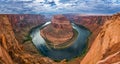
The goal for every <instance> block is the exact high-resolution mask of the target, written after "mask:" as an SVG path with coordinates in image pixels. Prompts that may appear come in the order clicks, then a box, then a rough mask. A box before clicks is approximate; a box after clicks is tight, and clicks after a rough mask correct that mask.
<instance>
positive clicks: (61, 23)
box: [41, 15, 73, 45]
mask: <svg viewBox="0 0 120 64" xmlns="http://www.w3.org/2000/svg"><path fill="white" fill-rule="evenodd" d="M41 35H42V36H43V37H44V38H45V39H47V40H49V41H50V42H51V43H52V44H53V45H59V44H63V43H65V42H67V41H68V40H70V39H71V38H72V37H73V28H72V25H71V24H70V21H69V20H68V19H67V18H66V17H64V16H63V15H55V16H54V17H53V18H52V21H51V24H49V25H48V26H47V27H45V28H43V29H42V30H41Z"/></svg>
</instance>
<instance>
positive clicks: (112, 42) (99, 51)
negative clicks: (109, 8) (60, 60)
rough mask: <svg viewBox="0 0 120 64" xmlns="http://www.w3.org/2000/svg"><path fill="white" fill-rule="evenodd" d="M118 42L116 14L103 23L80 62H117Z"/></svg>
mask: <svg viewBox="0 0 120 64" xmlns="http://www.w3.org/2000/svg"><path fill="white" fill-rule="evenodd" d="M119 44H120V14H117V15H114V16H112V18H111V19H110V20H107V22H106V23H105V24H104V26H103V27H102V30H101V31H100V33H99V34H98V36H97V37H96V39H95V40H94V42H93V44H92V46H91V48H90V50H89V51H88V53H87V55H86V56H85V57H84V59H83V60H82V61H81V64H96V63H98V64H111V63H117V62H119V61H120V46H119ZM109 56H110V57H109ZM101 59H103V61H100V60H101ZM110 59H114V60H110Z"/></svg>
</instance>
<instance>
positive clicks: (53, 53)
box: [30, 22, 90, 60]
mask: <svg viewBox="0 0 120 64" xmlns="http://www.w3.org/2000/svg"><path fill="white" fill-rule="evenodd" d="M48 24H50V22H47V23H45V24H44V25H40V26H38V27H36V28H34V29H33V30H32V32H31V33H30V36H31V37H32V41H33V44H34V45H35V46H36V48H37V49H38V50H39V51H40V52H41V53H42V54H43V55H44V56H47V57H50V58H52V59H53V60H63V59H67V60H70V59H72V58H74V57H76V56H78V55H80V54H81V53H82V51H83V50H84V48H85V47H86V45H87V38H88V36H89V34H90V31H89V30H87V29H84V28H81V27H80V26H78V25H76V24H74V23H72V26H73V28H74V29H75V30H77V31H78V37H77V38H76V39H75V41H74V43H73V44H72V45H71V46H69V47H67V48H64V49H53V48H50V47H48V46H47V44H46V41H45V40H44V39H43V38H42V36H41V35H40V29H42V28H43V27H45V26H46V25H48Z"/></svg>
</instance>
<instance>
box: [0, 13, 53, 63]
mask: <svg viewBox="0 0 120 64" xmlns="http://www.w3.org/2000/svg"><path fill="white" fill-rule="evenodd" d="M32 46H33V45H32ZM26 47H27V45H26ZM27 48H29V47H27ZM48 63H54V62H53V61H52V60H50V59H49V58H46V57H42V56H40V55H36V54H30V53H29V52H28V51H26V50H25V49H24V47H23V44H21V43H19V42H18V41H17V39H16V37H15V33H14V31H13V28H12V24H11V23H10V21H9V18H8V16H7V15H0V64H48Z"/></svg>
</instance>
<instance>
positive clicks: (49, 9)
mask: <svg viewBox="0 0 120 64" xmlns="http://www.w3.org/2000/svg"><path fill="white" fill-rule="evenodd" d="M119 8H120V0H97V1H96V0H0V13H18V14H19V13H23V14H25V13H29V14H39V13H86V14H87V13H89V14H97V13H98V14H113V13H116V12H120V9H119Z"/></svg>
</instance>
